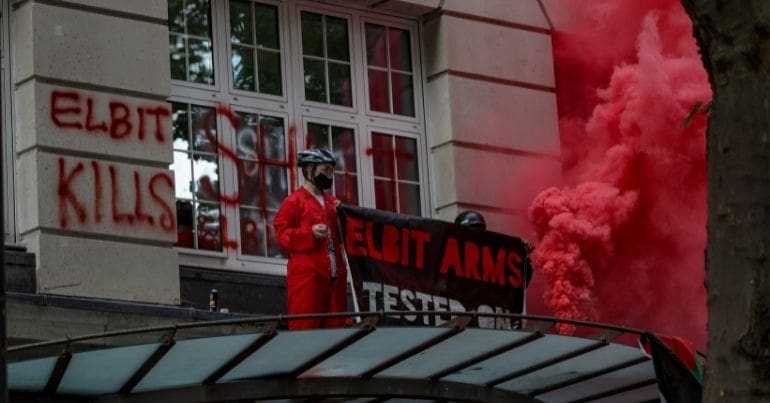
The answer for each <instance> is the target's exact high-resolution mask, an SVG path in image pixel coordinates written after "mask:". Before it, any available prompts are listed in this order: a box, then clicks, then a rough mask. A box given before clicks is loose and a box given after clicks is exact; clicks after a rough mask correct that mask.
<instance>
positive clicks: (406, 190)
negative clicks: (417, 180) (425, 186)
mask: <svg viewBox="0 0 770 403" xmlns="http://www.w3.org/2000/svg"><path fill="white" fill-rule="evenodd" d="M398 199H399V200H398V206H399V209H400V212H401V213H403V214H411V215H420V187H419V186H418V185H413V184H410V183H399V184H398Z"/></svg>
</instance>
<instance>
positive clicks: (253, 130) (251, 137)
mask: <svg viewBox="0 0 770 403" xmlns="http://www.w3.org/2000/svg"><path fill="white" fill-rule="evenodd" d="M236 116H237V117H238V131H237V132H236V133H235V149H236V150H235V152H236V154H237V155H238V158H249V159H252V160H256V159H257V147H258V146H259V140H258V139H257V118H258V116H257V115H255V114H253V113H244V112H236Z"/></svg>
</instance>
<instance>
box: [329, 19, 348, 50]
mask: <svg viewBox="0 0 770 403" xmlns="http://www.w3.org/2000/svg"><path fill="white" fill-rule="evenodd" d="M326 55H327V57H328V58H329V59H336V60H344V61H348V60H350V55H349V54H348V21H347V20H346V19H344V18H337V17H330V16H328V15H327V16H326Z"/></svg>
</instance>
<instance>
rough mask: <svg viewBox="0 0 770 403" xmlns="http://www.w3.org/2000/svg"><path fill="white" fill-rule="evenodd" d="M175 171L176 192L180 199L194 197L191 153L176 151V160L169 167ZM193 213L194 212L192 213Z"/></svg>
mask: <svg viewBox="0 0 770 403" xmlns="http://www.w3.org/2000/svg"><path fill="white" fill-rule="evenodd" d="M169 168H170V169H171V170H172V171H174V186H175V188H176V190H175V192H174V193H175V194H176V197H177V198H179V199H192V198H193V194H192V188H193V185H192V162H190V154H187V153H183V152H179V151H175V152H174V162H173V163H172V164H171V166H170V167H169ZM190 214H192V213H190Z"/></svg>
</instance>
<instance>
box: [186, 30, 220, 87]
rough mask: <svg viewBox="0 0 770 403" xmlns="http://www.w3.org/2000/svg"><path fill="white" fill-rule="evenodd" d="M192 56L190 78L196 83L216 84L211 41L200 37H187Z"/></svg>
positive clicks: (190, 56)
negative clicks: (199, 38)
mask: <svg viewBox="0 0 770 403" xmlns="http://www.w3.org/2000/svg"><path fill="white" fill-rule="evenodd" d="M187 44H188V46H189V49H188V53H189V56H188V57H189V58H190V68H189V73H190V77H189V80H190V81H193V82H196V83H204V84H214V62H213V59H212V53H211V42H210V41H207V40H206V41H202V40H198V39H192V38H188V39H187Z"/></svg>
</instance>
